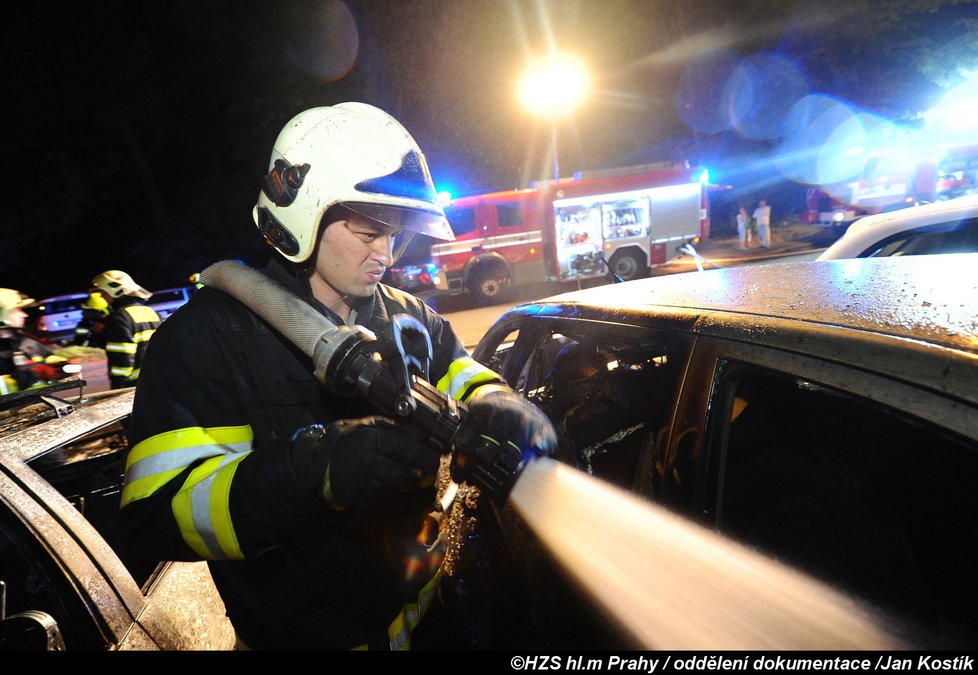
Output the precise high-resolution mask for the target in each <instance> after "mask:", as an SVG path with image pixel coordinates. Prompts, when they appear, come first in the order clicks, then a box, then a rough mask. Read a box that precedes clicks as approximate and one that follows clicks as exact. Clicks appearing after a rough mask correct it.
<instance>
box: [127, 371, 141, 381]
mask: <svg viewBox="0 0 978 675" xmlns="http://www.w3.org/2000/svg"><path fill="white" fill-rule="evenodd" d="M129 379H130V380H138V379H139V368H133V369H132V372H131V373H129Z"/></svg>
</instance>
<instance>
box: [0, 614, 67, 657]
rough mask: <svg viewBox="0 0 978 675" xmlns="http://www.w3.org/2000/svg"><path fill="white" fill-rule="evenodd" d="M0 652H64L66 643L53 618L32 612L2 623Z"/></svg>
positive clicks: (14, 616) (0, 625)
mask: <svg viewBox="0 0 978 675" xmlns="http://www.w3.org/2000/svg"><path fill="white" fill-rule="evenodd" d="M0 651H5V652H12V651H28V652H41V651H47V652H63V651H65V642H64V639H62V637H61V629H60V628H58V622H57V621H55V620H54V617H53V616H51V615H50V614H48V613H47V612H40V611H37V610H30V611H27V612H21V613H20V614H14V615H13V616H8V617H7V618H5V619H3V620H2V621H0Z"/></svg>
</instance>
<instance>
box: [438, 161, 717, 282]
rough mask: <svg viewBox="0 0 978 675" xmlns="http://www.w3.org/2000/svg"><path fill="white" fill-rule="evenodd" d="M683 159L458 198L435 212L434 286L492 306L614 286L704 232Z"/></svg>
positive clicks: (703, 216) (703, 213)
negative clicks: (555, 289) (561, 284)
mask: <svg viewBox="0 0 978 675" xmlns="http://www.w3.org/2000/svg"><path fill="white" fill-rule="evenodd" d="M701 173H702V171H701V170H698V169H695V168H692V167H690V165H689V163H688V162H686V161H674V162H659V163H656V164H647V165H642V166H638V167H627V168H621V169H611V170H601V171H595V172H590V173H578V174H575V176H574V178H573V179H570V180H560V181H546V182H541V183H538V184H536V185H535V186H534V187H532V188H528V189H522V190H507V191H503V192H492V193H487V194H480V195H473V196H468V197H463V198H460V199H457V200H455V201H453V202H452V203H451V204H450V205H449V206H448V207H447V208H446V209H445V212H446V214H447V216H448V221H449V223H450V224H451V226H452V229H453V231H454V232H455V237H456V239H455V241H452V242H447V243H438V244H435V245H433V246H432V247H431V259H432V262H433V263H434V265H435V266H436V267H437V269H438V271H439V274H437V281H436V288H437V289H438V290H441V291H447V292H449V293H451V294H455V293H463V292H466V291H468V292H470V293H472V294H473V295H474V296H475V297H476V298H477V299H479V300H482V301H493V300H499V299H502V298H503V297H504V296H505V294H506V293H507V292H508V291H509V290H510V289H512V288H513V287H515V286H519V285H523V284H530V283H538V282H542V281H563V280H574V279H581V280H583V279H593V278H599V277H602V276H606V275H607V273H608V270H609V269H610V271H612V272H614V273H615V274H617V275H618V276H619V277H621V278H622V279H625V280H628V279H634V278H638V277H642V276H645V275H647V274H648V272H649V268H650V267H652V266H655V265H660V264H663V263H665V262H667V261H668V260H670V259H671V258H673V257H675V256H676V255H679V253H680V251H679V249H680V247H681V246H682V245H683V244H685V243H686V242H689V241H694V242H695V241H699V239H700V238H705V237H706V236H708V234H709V216H708V213H709V209H708V200H707V186H706V185H705V184H704V182H703V181H701V180H699V175H700V174H701Z"/></svg>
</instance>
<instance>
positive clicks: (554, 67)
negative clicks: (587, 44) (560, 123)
mask: <svg viewBox="0 0 978 675" xmlns="http://www.w3.org/2000/svg"><path fill="white" fill-rule="evenodd" d="M588 86H589V84H588V74H587V69H586V68H585V66H584V64H583V63H582V62H581V61H580V60H578V59H576V58H574V57H571V56H567V55H556V56H552V57H550V58H547V59H543V60H541V61H538V62H536V63H533V64H532V65H531V66H530V67H529V68H527V70H526V72H525V73H524V74H523V77H522V78H520V82H519V96H520V100H521V101H522V103H523V105H524V106H526V108H528V109H529V110H531V111H533V112H536V113H540V114H544V115H559V114H561V113H569V112H571V111H572V110H573V109H574V108H575V107H576V106H577V105H578V104H579V103H580V102H581V101H583V100H584V97H585V96H586V95H587V91H588Z"/></svg>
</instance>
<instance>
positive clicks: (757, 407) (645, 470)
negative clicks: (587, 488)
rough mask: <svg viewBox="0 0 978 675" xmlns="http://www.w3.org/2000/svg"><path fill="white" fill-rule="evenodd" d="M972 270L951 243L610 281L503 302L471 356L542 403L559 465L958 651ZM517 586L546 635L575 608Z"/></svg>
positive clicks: (973, 469) (972, 407)
mask: <svg viewBox="0 0 978 675" xmlns="http://www.w3.org/2000/svg"><path fill="white" fill-rule="evenodd" d="M975 269H978V254H949V255H943V256H917V257H913V258H902V257H897V258H867V259H859V260H839V261H825V262H805V263H784V264H770V265H764V266H750V267H739V268H731V269H725V270H714V271H706V272H696V273H689V274H678V275H671V276H667V277H659V278H655V279H646V280H641V281H633V282H628V283H625V284H613V285H607V286H602V287H598V288H593V289H589V290H584V291H577V292H573V293H568V294H564V295H559V296H555V297H552V298H549V299H546V300H541V301H538V302H534V303H529V304H524V305H521V306H518V307H516V308H515V309H513V310H511V311H509V312H507V313H506V314H504V315H503V316H502V317H500V319H499V320H498V321H497V322H496V323H495V324H494V326H493V327H492V328H491V329H490V330H489V331H488V332H487V333H486V335H485V337H484V338H483V339H482V340H481V342H480V343H479V345H478V347H477V348H476V350H475V352H474V356H475V357H476V358H477V359H478V360H479V361H481V362H482V363H484V364H486V365H488V366H490V367H492V368H493V369H495V370H496V371H497V372H499V373H501V374H502V375H503V376H504V377H505V379H506V380H507V381H508V383H509V384H510V385H511V386H512V387H514V388H515V389H516V390H517V391H519V392H521V393H522V394H523V395H524V396H526V397H527V398H528V399H530V400H532V401H534V402H536V403H537V404H538V405H539V406H540V407H541V408H542V409H543V410H544V411H545V412H546V413H547V414H548V415H549V416H550V418H551V420H552V421H553V423H554V425H555V427H556V430H557V433H558V439H559V447H558V450H557V458H558V459H559V460H560V461H561V462H563V463H566V464H569V465H571V466H573V467H577V468H578V469H580V470H581V471H584V472H587V473H589V474H591V475H593V476H596V477H598V478H600V479H603V480H604V481H607V482H609V483H612V484H614V485H617V486H619V487H620V488H622V489H623V490H625V491H628V492H629V493H631V494H633V495H637V496H640V497H641V498H643V499H645V500H648V501H650V502H652V503H655V504H657V505H661V506H663V507H665V508H666V509H668V510H669V511H671V512H674V513H677V514H681V515H683V516H685V517H688V518H690V519H692V520H695V521H697V522H699V523H701V524H703V525H705V526H706V527H707V528H709V529H712V530H715V531H718V532H719V533H721V534H723V535H725V536H726V537H728V538H729V539H731V540H732V541H735V542H738V543H739V544H743V545H746V546H748V547H750V548H752V549H754V550H756V551H759V552H762V553H763V554H765V555H766V556H769V557H772V558H774V559H775V560H777V561H780V562H783V563H785V564H788V565H790V566H792V567H793V568H795V569H798V570H801V571H802V572H804V573H805V574H808V575H811V576H812V577H814V578H816V579H818V580H821V581H824V582H827V583H829V584H831V585H832V586H833V587H834V588H837V589H840V590H841V591H843V592H844V593H846V594H847V595H848V596H850V597H854V598H858V599H859V600H860V602H863V603H865V604H866V605H867V606H870V607H872V608H874V610H878V611H879V612H880V613H881V615H885V616H888V617H894V619H895V620H896V621H898V622H899V623H900V625H902V626H905V627H906V632H907V634H908V635H912V636H913V641H914V642H915V643H918V644H920V645H922V646H925V647H928V648H951V647H961V646H973V645H974V644H976V643H978V613H976V612H975V607H976V606H978V576H976V575H975V574H974V570H975V567H976V565H978V554H976V553H975V551H976V548H975V546H973V544H972V542H973V541H974V540H975V538H976V537H978V498H976V494H978V493H976V491H975V489H974V481H975V478H974V477H975V475H978V337H976V336H978V275H976V273H975ZM595 508H600V507H599V505H595ZM519 564H520V565H522V566H523V568H524V569H531V568H532V567H533V566H537V567H540V566H546V565H547V564H548V562H547V560H546V556H539V557H538V558H536V559H534V560H529V561H527V560H522V561H520V563H519ZM552 576H553V574H552V573H551V572H549V571H544V572H540V573H539V574H536V575H535V576H531V575H524V577H525V578H527V579H533V580H534V581H533V583H537V582H539V581H540V580H546V579H547V578H551V577H552ZM542 583H545V582H542ZM648 583H649V584H650V585H653V586H654V585H655V583H656V580H655V579H651V578H650V579H649V580H648ZM516 595H519V596H520V597H525V598H528V600H527V604H528V606H529V607H528V612H529V613H530V614H531V615H532V616H534V617H535V620H534V625H535V629H536V630H539V631H541V635H543V637H541V644H543V645H546V646H559V645H560V644H561V642H560V641H561V640H562V639H565V638H564V637H561V635H563V636H566V635H567V634H568V625H567V624H568V617H569V616H570V615H571V614H572V613H573V611H574V610H575V609H578V608H572V610H570V611H568V610H567V608H566V606H564V605H562V604H561V598H562V595H561V593H558V592H556V591H555V592H553V593H551V594H550V595H548V596H543V595H541V593H539V592H538V591H537V590H536V589H531V588H529V585H528V587H527V588H526V589H525V592H524V593H522V594H519V593H517V594H516ZM571 628H572V627H571ZM548 631H549V632H548ZM565 644H566V643H565ZM577 644H580V643H577Z"/></svg>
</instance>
